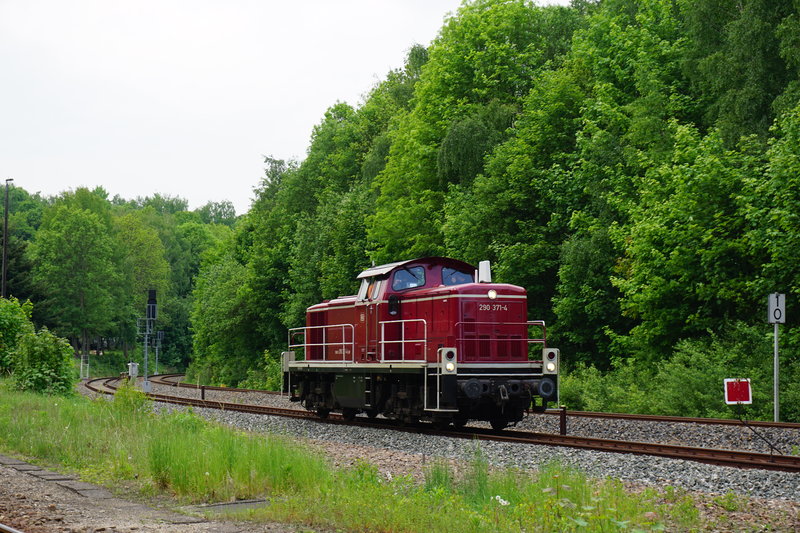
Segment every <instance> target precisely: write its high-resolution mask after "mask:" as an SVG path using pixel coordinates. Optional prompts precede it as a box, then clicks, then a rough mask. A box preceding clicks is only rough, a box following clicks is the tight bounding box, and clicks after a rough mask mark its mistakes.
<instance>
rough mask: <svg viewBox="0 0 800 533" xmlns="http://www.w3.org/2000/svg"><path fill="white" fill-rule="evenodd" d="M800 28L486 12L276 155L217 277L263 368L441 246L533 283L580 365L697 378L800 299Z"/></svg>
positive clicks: (772, 5) (528, 8)
mask: <svg viewBox="0 0 800 533" xmlns="http://www.w3.org/2000/svg"><path fill="white" fill-rule="evenodd" d="M798 17H800V13H798V10H797V7H796V6H794V5H793V4H791V3H790V2H788V1H780V2H777V3H776V2H766V1H764V0H744V1H741V2H729V1H727V0H700V1H692V2H689V1H685V2H684V1H679V2H675V1H672V0H605V1H602V2H597V3H592V2H574V3H573V4H572V5H571V6H570V7H538V6H535V5H533V4H532V3H529V2H525V1H516V0H515V1H511V2H508V1H499V0H472V1H471V0H467V1H465V2H464V3H463V5H462V6H461V8H460V9H459V10H458V11H457V12H456V13H455V14H453V15H452V16H451V17H449V18H448V19H447V20H446V21H445V22H444V25H443V27H442V29H441V31H440V33H439V35H438V36H437V38H436V39H435V40H434V41H433V42H432V43H431V45H430V47H429V48H427V49H425V48H422V47H419V46H417V47H414V48H413V49H411V51H410V52H409V56H408V59H407V63H406V65H405V67H404V68H403V69H402V70H397V71H393V72H391V73H389V75H387V77H386V80H385V81H383V82H381V83H379V84H377V85H376V86H375V87H374V88H372V90H371V91H370V92H369V93H368V94H367V95H366V96H365V98H364V101H363V102H362V103H361V104H360V105H359V106H356V107H353V106H351V105H348V104H344V103H341V102H340V103H336V104H335V105H333V106H332V107H331V108H330V109H329V110H328V111H327V112H326V114H325V116H324V117H322V119H321V121H320V124H319V125H318V126H317V127H316V128H315V129H314V131H313V132H312V138H311V145H310V147H309V152H308V156H307V158H306V159H305V160H304V161H302V162H300V163H292V164H286V163H283V162H276V161H274V160H269V161H268V169H267V175H268V177H267V178H265V180H264V182H263V183H262V185H261V187H260V188H259V189H258V190H257V192H256V199H255V202H254V204H253V208H252V209H251V211H250V213H248V215H247V217H246V219H245V223H243V224H240V225H239V226H238V227H237V229H236V231H235V234H234V235H233V237H232V238H231V241H230V243H228V244H226V245H224V246H222V247H220V248H218V250H219V251H220V252H219V253H218V254H217V255H216V256H215V255H214V254H211V256H209V257H211V259H210V260H209V263H208V265H207V266H204V270H203V274H201V277H202V276H204V275H212V273H213V272H214V271H213V270H212V269H210V266H211V265H212V264H215V261H222V258H223V257H224V258H227V259H225V261H230V260H231V259H230V258H231V257H232V258H234V259H235V261H236V264H238V265H239V267H237V269H243V270H241V272H239V274H237V275H242V276H243V280H244V281H243V285H242V288H241V289H240V290H238V296H237V298H238V301H239V302H240V304H241V305H242V307H241V309H242V310H243V311H241V312H242V313H244V315H240V316H246V315H247V314H248V313H249V315H247V316H249V318H246V319H245V320H246V321H252V322H251V328H250V330H249V332H248V333H247V334H246V335H249V336H250V338H251V339H252V340H253V343H252V348H248V349H250V350H251V353H250V354H249V356H248V360H249V361H251V362H252V365H261V364H262V363H261V356H262V353H263V350H264V349H267V350H269V353H272V354H276V353H279V352H280V350H282V349H283V348H284V346H285V331H286V328H288V327H292V326H297V325H300V324H302V322H303V312H304V309H305V307H306V306H308V305H310V304H312V303H315V302H317V301H319V300H320V299H322V298H329V297H335V296H338V295H339V294H342V293H346V292H351V293H352V292H353V291H354V290H355V286H354V285H352V284H350V283H351V282H350V280H352V279H353V277H354V276H355V274H356V273H357V272H358V271H359V270H361V269H363V268H365V267H367V266H369V264H370V262H376V263H381V262H388V261H395V260H400V259H408V258H412V257H417V256H423V255H428V254H440V253H441V254H447V255H452V256H455V257H458V258H460V259H464V260H466V261H471V262H477V261H479V260H482V259H490V260H492V261H493V262H494V265H495V275H496V278H497V279H499V280H501V281H506V282H511V283H517V284H520V285H523V286H525V287H526V288H527V289H528V294H529V307H530V309H529V314H530V316H531V317H532V318H543V319H546V320H547V321H548V324H549V328H548V331H549V332H550V334H551V339H552V342H553V343H554V344H557V345H559V346H560V347H561V348H562V350H563V353H564V354H565V357H564V361H565V364H566V366H567V367H569V366H571V365H575V364H578V363H583V364H589V365H596V366H597V367H599V368H602V369H611V368H617V369H621V370H620V372H622V373H624V372H630V373H631V374H625V375H635V374H636V370H635V369H637V368H639V367H638V366H636V365H639V364H641V365H651V366H652V365H654V364H661V363H660V362H663V366H662V367H660V368H665V369H666V368H669V369H673V368H677V366H679V365H681V364H684V363H683V362H685V360H686V357H687V355H686V354H690V353H695V351H696V350H701V349H705V348H708V347H709V346H711V345H710V344H708V343H706V342H705V340H704V339H708V338H709V335H712V334H713V335H719V336H720V337H719V338H722V337H724V338H725V339H726V341H725V342H735V339H736V338H737V335H736V334H735V331H738V330H741V329H742V328H745V329H747V328H750V329H747V331H753V330H752V328H754V327H756V324H760V323H761V322H762V317H763V312H762V311H763V309H761V308H762V307H763V303H764V302H763V300H764V297H765V295H766V294H767V293H768V292H772V291H782V292H789V293H791V294H794V295H797V296H800V294H797V293H798V289H797V287H798V286H800V281H798V280H799V279H800V275H798V272H800V267H798V265H800V261H799V260H798V259H800V258H798V257H797V250H798V249H800V243H797V242H795V240H797V239H796V238H795V236H796V235H797V234H798V233H800V228H798V227H797V226H798V224H797V223H796V219H797V216H798V215H797V213H798V212H800V205H799V204H800V198H797V197H796V196H797V194H796V191H797V190H798V184H797V183H795V182H794V181H793V179H794V178H793V176H794V175H796V174H797V173H798V170H800V169H798V168H796V167H800V165H797V164H796V161H795V160H796V159H797V156H796V154H797V153H798V152H800V146H798V142H796V141H797V139H796V137H800V135H796V131H795V130H797V129H798V128H797V124H798V121H799V120H800V119H798V116H800V115H798V111H797V110H796V106H797V104H798V98H799V97H800V89H798V87H800V86H799V85H798V74H800V70H799V68H800V61H799V60H798V59H797V57H798V50H800V45H798V43H800V22H798V21H799V20H800V18H798ZM223 251H225V252H224V253H223ZM226 264H227V263H226ZM207 268H208V269H207ZM237 272H238V271H237ZM208 282H209V283H211V282H212V280H208ZM793 320H795V321H793V322H792V323H791V324H789V326H788V328H787V329H788V331H787V332H786V333H787V335H786V336H785V338H786V339H788V344H789V346H788V348H787V351H788V353H789V355H788V356H787V357H789V359H790V363H791V361H792V360H793V359H797V355H796V348H797V347H798V346H799V345H800V339H798V338H797V337H798V335H797V334H796V333H795V332H794V330H795V324H796V319H793ZM745 322H747V323H748V324H749V325H747V326H743V325H742V324H744V323H745ZM236 327H239V324H237V325H236ZM220 334H222V333H221V332H220ZM748 335H749V334H748ZM715 338H716V337H715ZM747 338H752V335H749V336H748V337H747ZM742 339H743V340H742V341H741V342H743V343H745V342H748V341H746V340H744V339H745V337H742ZM679 342H684V343H686V342H689V343H695V344H691V346H692V348H691V349H687V348H686V347H687V346H689V344H680V346H681V348H680V349H679V352H680V354H682V355H680V357H678V359H675V360H673V359H672V357H673V353H674V352H675V350H676V346H678V343H679ZM704 347H705V348H704ZM708 349H709V350H710V349H711V348H708ZM714 349H715V350H716V348H714ZM737 349H738V348H737ZM793 350H794V351H793ZM712 352H713V350H712ZM714 353H718V351H717V352H714ZM714 353H711V355H709V356H708V357H710V358H712V359H714V358H717V359H719V358H718V357H717V355H714ZM196 357H199V358H200V360H202V357H203V355H202V354H200V353H198V354H196ZM681 361H683V362H681ZM719 364H720V365H726V364H728V363H727V362H726V361H724V360H722V359H720V361H719ZM792 364H793V363H791V364H790V367H791V368H794V366H792ZM642 368H644V367H642ZM625 369H628V370H625ZM631 369H634V370H631ZM759 372H760V370H759ZM240 374H241V372H240ZM620 375H622V374H620ZM698 383H699V381H698ZM704 386H705V385H704ZM664 401H665V402H667V400H664Z"/></svg>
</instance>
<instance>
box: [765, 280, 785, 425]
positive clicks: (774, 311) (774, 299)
mask: <svg viewBox="0 0 800 533" xmlns="http://www.w3.org/2000/svg"><path fill="white" fill-rule="evenodd" d="M767 320H768V321H769V323H770V324H774V325H775V356H774V357H775V360H774V363H773V376H772V383H773V385H772V389H773V390H772V394H773V397H774V406H775V409H774V414H775V422H779V421H780V412H781V411H780V404H779V403H778V365H779V363H778V324H784V323H786V295H785V294H778V293H772V294H770V295H769V299H768V304H767Z"/></svg>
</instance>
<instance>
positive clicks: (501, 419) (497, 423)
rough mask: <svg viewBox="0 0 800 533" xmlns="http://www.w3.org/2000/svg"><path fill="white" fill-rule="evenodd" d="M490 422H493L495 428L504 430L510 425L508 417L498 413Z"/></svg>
mask: <svg viewBox="0 0 800 533" xmlns="http://www.w3.org/2000/svg"><path fill="white" fill-rule="evenodd" d="M489 424H491V426H492V429H493V430H495V431H502V430H504V429H505V428H506V426H508V419H507V418H506V417H505V416H503V415H497V416H494V417H492V419H491V420H489Z"/></svg>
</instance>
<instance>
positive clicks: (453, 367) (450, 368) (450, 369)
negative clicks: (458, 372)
mask: <svg viewBox="0 0 800 533" xmlns="http://www.w3.org/2000/svg"><path fill="white" fill-rule="evenodd" d="M444 368H445V370H447V371H448V372H452V371H453V370H455V369H456V365H454V364H453V363H447V364H446V365H444Z"/></svg>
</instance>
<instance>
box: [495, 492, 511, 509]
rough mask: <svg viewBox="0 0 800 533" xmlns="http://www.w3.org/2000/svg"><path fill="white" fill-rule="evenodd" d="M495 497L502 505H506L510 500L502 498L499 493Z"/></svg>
mask: <svg viewBox="0 0 800 533" xmlns="http://www.w3.org/2000/svg"><path fill="white" fill-rule="evenodd" d="M493 499H495V500H497V503H499V504H500V505H502V506H506V505H508V504H509V502H508V501H506V500H504V499H503V498H501V497H500V495H499V494H498V495H497V496H495V497H494V498H493Z"/></svg>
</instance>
